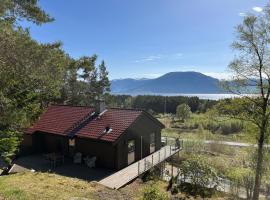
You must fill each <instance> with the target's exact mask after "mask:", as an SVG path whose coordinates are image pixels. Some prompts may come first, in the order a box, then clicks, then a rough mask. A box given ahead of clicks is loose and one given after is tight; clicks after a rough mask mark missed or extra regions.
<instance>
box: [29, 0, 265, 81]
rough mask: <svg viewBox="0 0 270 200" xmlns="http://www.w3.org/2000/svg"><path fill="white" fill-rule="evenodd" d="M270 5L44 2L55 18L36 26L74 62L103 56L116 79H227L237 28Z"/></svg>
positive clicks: (164, 0) (197, 0) (244, 1)
mask: <svg viewBox="0 0 270 200" xmlns="http://www.w3.org/2000/svg"><path fill="white" fill-rule="evenodd" d="M267 2H268V1H267V0H68V1H67V0H57V1H55V0H41V1H40V5H41V6H42V7H43V8H44V9H45V10H46V11H47V12H48V13H49V14H50V15H51V16H53V17H54V18H55V21H54V22H52V23H49V24H45V25H42V26H35V25H30V26H31V28H30V32H31V35H32V36H33V37H34V38H35V39H36V40H38V41H40V42H53V41H62V42H63V48H64V49H65V50H66V51H67V52H68V53H69V54H70V55H71V56H72V57H76V58H77V57H80V56H83V55H92V54H97V55H98V56H99V59H100V60H101V59H104V60H105V62H106V64H107V68H108V70H109V73H110V78H111V79H118V78H127V77H131V78H142V77H145V78H153V77H157V76H160V75H162V74H165V73H167V72H171V71H199V72H202V73H205V74H208V75H212V76H214V77H218V78H224V77H226V76H227V70H226V68H227V65H228V64H229V62H230V61H231V60H232V58H233V55H234V52H233V51H232V49H231V48H230V44H231V43H232V41H233V39H234V36H235V35H234V27H235V26H236V25H237V24H239V23H240V22H241V21H242V20H243V16H244V15H245V14H246V13H254V14H259V13H260V11H261V9H260V7H263V6H265V5H266V4H267Z"/></svg>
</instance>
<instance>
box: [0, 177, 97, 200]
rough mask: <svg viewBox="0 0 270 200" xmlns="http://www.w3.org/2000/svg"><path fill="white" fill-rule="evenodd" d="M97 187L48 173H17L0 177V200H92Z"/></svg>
mask: <svg viewBox="0 0 270 200" xmlns="http://www.w3.org/2000/svg"><path fill="white" fill-rule="evenodd" d="M98 187H99V185H98V184H96V183H94V182H92V183H89V182H86V181H81V180H79V179H74V178H67V177H63V176H59V175H55V174H49V173H32V172H27V173H19V174H14V175H8V176H1V177H0V188H1V190H0V199H1V197H2V198H4V199H11V200H13V199H16V200H17V199H20V200H24V199H25V200H36V199H83V198H84V199H94V197H93V194H94V191H96V190H97V189H98Z"/></svg>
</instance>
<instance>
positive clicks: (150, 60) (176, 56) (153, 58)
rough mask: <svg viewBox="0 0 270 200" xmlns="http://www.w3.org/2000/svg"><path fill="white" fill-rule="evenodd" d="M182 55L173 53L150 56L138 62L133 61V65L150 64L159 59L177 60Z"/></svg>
mask: <svg viewBox="0 0 270 200" xmlns="http://www.w3.org/2000/svg"><path fill="white" fill-rule="evenodd" d="M182 57H183V54H182V53H173V54H171V55H162V54H158V55H152V56H147V57H144V58H140V59H138V60H135V61H134V62H135V63H145V62H152V61H156V60H161V59H170V60H171V59H179V58H182Z"/></svg>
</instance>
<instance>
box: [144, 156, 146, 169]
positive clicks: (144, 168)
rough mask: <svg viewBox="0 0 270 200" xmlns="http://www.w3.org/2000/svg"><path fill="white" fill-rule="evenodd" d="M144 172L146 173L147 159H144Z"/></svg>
mask: <svg viewBox="0 0 270 200" xmlns="http://www.w3.org/2000/svg"><path fill="white" fill-rule="evenodd" d="M144 171H146V158H145V159H144Z"/></svg>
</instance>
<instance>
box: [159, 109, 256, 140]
mask: <svg viewBox="0 0 270 200" xmlns="http://www.w3.org/2000/svg"><path fill="white" fill-rule="evenodd" d="M158 119H159V120H160V121H161V122H162V123H163V124H164V125H165V129H163V130H162V136H167V137H175V138H181V139H189V140H220V141H233V142H244V143H256V140H255V138H254V135H253V136H252V133H250V131H248V130H247V128H245V126H244V128H243V130H241V131H239V132H236V133H235V132H233V133H230V132H229V133H228V134H222V133H219V132H221V130H216V131H215V132H214V133H213V131H212V130H210V129H208V128H207V127H208V126H210V127H211V126H218V125H221V127H223V129H225V128H226V126H229V127H230V125H231V124H235V123H238V122H235V121H233V120H229V121H226V122H218V121H217V120H215V119H212V118H210V117H209V116H208V115H207V114H192V117H191V118H190V119H188V120H186V121H185V122H179V121H174V120H173V118H172V116H170V115H166V116H159V118H158ZM224 127H225V128H224ZM223 131H224V130H223Z"/></svg>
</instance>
